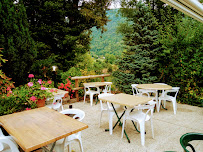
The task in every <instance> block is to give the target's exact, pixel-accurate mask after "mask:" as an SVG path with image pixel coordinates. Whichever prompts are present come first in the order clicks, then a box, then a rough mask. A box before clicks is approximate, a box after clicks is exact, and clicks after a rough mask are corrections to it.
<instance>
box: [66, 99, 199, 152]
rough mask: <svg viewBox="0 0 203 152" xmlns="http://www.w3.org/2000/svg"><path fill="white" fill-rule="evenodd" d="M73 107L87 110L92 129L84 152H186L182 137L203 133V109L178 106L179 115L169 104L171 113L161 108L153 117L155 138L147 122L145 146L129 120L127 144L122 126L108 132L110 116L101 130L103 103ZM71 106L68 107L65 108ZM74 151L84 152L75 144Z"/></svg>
mask: <svg viewBox="0 0 203 152" xmlns="http://www.w3.org/2000/svg"><path fill="white" fill-rule="evenodd" d="M70 104H71V105H72V106H73V108H78V109H81V110H83V111H85V114H86V116H85V118H84V119H83V122H84V123H86V124H87V125H88V126H89V128H88V129H86V130H83V131H82V141H83V148H84V152H163V151H176V152H182V151H183V149H182V147H181V145H180V142H179V140H180V137H181V136H182V135H183V134H185V133H188V132H201V133H203V108H200V107H195V106H189V105H184V104H178V111H177V114H176V115H174V114H173V108H172V103H170V102H167V105H166V107H167V108H168V110H164V109H161V111H160V112H159V113H158V112H155V113H154V117H153V125H154V134H155V138H154V139H152V135H151V128H150V123H149V122H148V123H146V132H147V134H146V137H145V146H141V139H140V134H139V133H138V132H136V131H135V129H134V127H133V125H132V123H131V122H130V121H127V125H126V132H127V134H128V136H129V138H130V140H131V143H128V142H127V139H126V138H125V137H124V138H123V139H121V127H120V126H116V128H115V129H114V131H113V135H109V132H105V129H106V128H108V114H107V113H104V114H103V117H102V123H101V127H99V117H100V104H99V103H98V104H97V105H95V102H94V105H93V106H92V107H91V106H90V103H89V102H86V103H85V104H84V103H83V102H82V101H81V102H75V103H70ZM68 107H69V103H68V104H66V105H64V109H67V108H68ZM116 119H117V118H116V116H115V117H114V123H115V122H116ZM192 144H193V145H194V147H195V149H196V151H197V152H203V141H193V142H192ZM71 148H72V152H73V151H74V152H80V148H79V144H78V142H73V143H72V144H71Z"/></svg>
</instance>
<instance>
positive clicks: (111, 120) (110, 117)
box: [109, 112, 114, 135]
mask: <svg viewBox="0 0 203 152" xmlns="http://www.w3.org/2000/svg"><path fill="white" fill-rule="evenodd" d="M113 115H114V113H113V112H109V133H110V135H112V134H113Z"/></svg>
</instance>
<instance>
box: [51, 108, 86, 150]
mask: <svg viewBox="0 0 203 152" xmlns="http://www.w3.org/2000/svg"><path fill="white" fill-rule="evenodd" d="M60 113H62V114H65V115H73V118H74V119H76V120H78V121H82V120H83V118H84V117H85V112H84V111H82V110H80V109H66V110H63V111H61V112H60ZM73 140H77V141H78V142H79V144H80V149H81V152H83V146H82V138H81V131H79V132H77V133H75V134H72V135H70V136H68V137H66V138H63V139H60V140H58V141H56V145H55V148H54V149H55V151H56V152H62V151H64V149H65V147H67V146H68V150H69V152H71V146H70V144H71V142H72V141H73Z"/></svg>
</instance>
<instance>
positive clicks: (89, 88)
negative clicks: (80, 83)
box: [84, 86, 100, 106]
mask: <svg viewBox="0 0 203 152" xmlns="http://www.w3.org/2000/svg"><path fill="white" fill-rule="evenodd" d="M93 88H96V90H92V89H93ZM96 94H100V89H99V87H93V86H84V103H85V99H86V96H87V95H89V96H90V105H91V106H92V104H93V96H94V95H96Z"/></svg>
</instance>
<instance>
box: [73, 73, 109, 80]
mask: <svg viewBox="0 0 203 152" xmlns="http://www.w3.org/2000/svg"><path fill="white" fill-rule="evenodd" d="M109 76H110V74H101V75H88V76H75V77H71V80H76V79H78V80H79V79H92V78H100V77H109Z"/></svg>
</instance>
